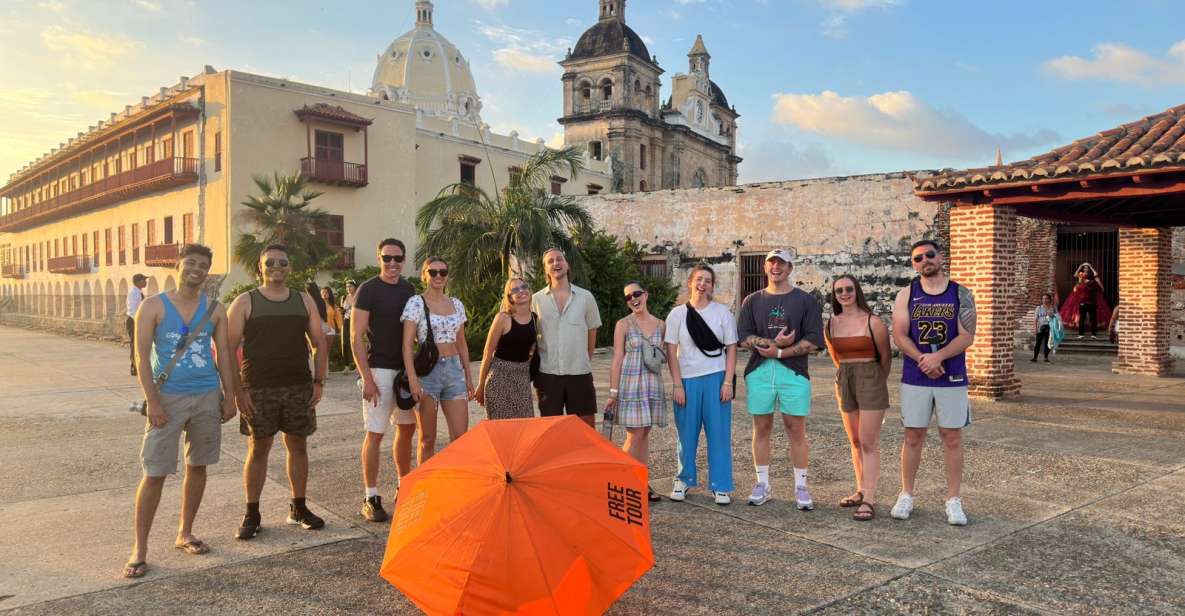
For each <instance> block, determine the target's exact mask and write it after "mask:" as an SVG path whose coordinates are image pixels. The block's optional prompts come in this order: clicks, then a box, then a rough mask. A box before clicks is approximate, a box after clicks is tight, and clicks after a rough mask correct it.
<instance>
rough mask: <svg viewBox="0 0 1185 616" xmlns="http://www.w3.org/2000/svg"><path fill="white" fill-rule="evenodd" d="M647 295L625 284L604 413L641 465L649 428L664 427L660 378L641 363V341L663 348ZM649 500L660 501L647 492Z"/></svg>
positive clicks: (659, 322)
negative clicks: (625, 310)
mask: <svg viewBox="0 0 1185 616" xmlns="http://www.w3.org/2000/svg"><path fill="white" fill-rule="evenodd" d="M648 298H649V295H648V294H647V292H646V289H645V288H643V287H642V285H641V284H639V283H637V282H630V283H627V284H626V285H625V302H626V305H627V306H629V309H630V314H629V315H628V316H626V317H624V318H622V319H620V320H619V321H617V325H616V326H615V328H614V330H613V367H612V370H611V371H610V373H609V400H608V402H607V404H606V405H605V408H606V410H609V409H615V410H616V420H615V423H617V424H618V425H620V426H624V427H625V444H624V445H623V446H622V449H624V450H625V452H626V453H628V454H630V455H631V456H633V457H634V458H635V459H636V460H638V461H639V462H641V463H642V464H647V458H648V457H649V450H650V428H651V427H653V426H658V427H660V428H661V427H665V426H666V425H667V420H666V405H667V402H666V395H665V392H664V391H663V384H662V375H661V374H658V373H654V372H651V371H650V370H648V369H646V365H645V364H644V363H643V362H642V352H643V350H644V346H645V344H644V340H648V341H649V343H650V344H651V345H653V346H656V347H658V348H660V349H661V348H663V343H662V340H663V321H662V319H659V318H657V317H655V316H654V315H652V314H650V312H649V310H647V307H646V300H647V299H648ZM649 498H650V500H651V501H657V500H660V499H661V497H659V495H658V493H656V492H655V491H654V490H650V495H649Z"/></svg>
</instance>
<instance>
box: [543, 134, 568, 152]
mask: <svg viewBox="0 0 1185 616" xmlns="http://www.w3.org/2000/svg"><path fill="white" fill-rule="evenodd" d="M547 147H549V148H552V149H556V150H558V149H560V148H562V147H564V133H563V131H557V132H554V133H552V134H551V139H548V140H547Z"/></svg>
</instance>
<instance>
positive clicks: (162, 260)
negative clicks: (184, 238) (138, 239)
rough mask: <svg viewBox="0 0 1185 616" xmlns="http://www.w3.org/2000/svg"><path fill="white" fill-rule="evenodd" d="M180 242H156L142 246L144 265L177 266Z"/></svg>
mask: <svg viewBox="0 0 1185 616" xmlns="http://www.w3.org/2000/svg"><path fill="white" fill-rule="evenodd" d="M180 252H181V245H180V244H157V245H156V246H145V247H144V265H147V266H148V267H177V255H178V254H180Z"/></svg>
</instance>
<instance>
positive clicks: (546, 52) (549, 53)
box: [478, 24, 572, 73]
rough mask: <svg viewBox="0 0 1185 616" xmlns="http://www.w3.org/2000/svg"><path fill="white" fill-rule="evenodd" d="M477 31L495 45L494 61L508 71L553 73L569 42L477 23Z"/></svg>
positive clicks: (557, 68) (556, 70)
mask: <svg viewBox="0 0 1185 616" xmlns="http://www.w3.org/2000/svg"><path fill="white" fill-rule="evenodd" d="M478 30H479V31H480V32H481V33H482V34H483V35H485V37H486V38H488V39H489V40H490V41H492V42H493V43H494V44H495V45H497V46H498V47H497V49H495V50H494V61H495V62H497V63H498V65H499V66H501V67H502V68H505V69H507V70H509V71H515V72H525V73H555V72H559V70H560V67H559V65H558V64H556V62H558V61H559V60H560V59H561V58H563V57H564V53H565V52H566V50H567V49H568V48H569V47H571V46H572V41H571V40H569V39H566V38H550V37H548V36H547V35H546V34H544V33H543V32H539V31H536V30H523V29H519V28H509V27H506V26H491V25H483V24H479V26H478Z"/></svg>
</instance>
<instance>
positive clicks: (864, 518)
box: [852, 503, 876, 522]
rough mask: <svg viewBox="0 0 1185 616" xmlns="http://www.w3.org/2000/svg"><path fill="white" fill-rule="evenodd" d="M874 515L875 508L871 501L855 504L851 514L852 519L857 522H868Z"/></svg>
mask: <svg viewBox="0 0 1185 616" xmlns="http://www.w3.org/2000/svg"><path fill="white" fill-rule="evenodd" d="M865 507H867V509H865ZM875 517H876V509H875V508H874V507H873V506H872V503H860V504H859V505H857V506H856V512H855V513H853V514H852V519H853V520H856V521H857V522H868V521H870V520H872V519H873V518H875Z"/></svg>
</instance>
